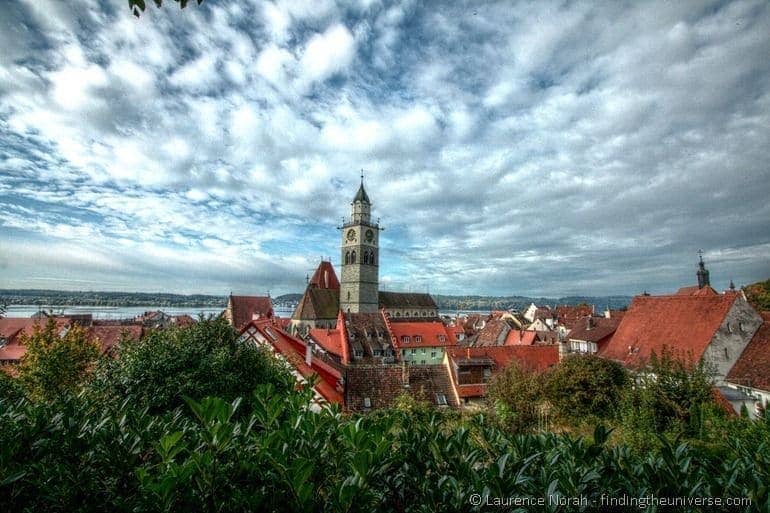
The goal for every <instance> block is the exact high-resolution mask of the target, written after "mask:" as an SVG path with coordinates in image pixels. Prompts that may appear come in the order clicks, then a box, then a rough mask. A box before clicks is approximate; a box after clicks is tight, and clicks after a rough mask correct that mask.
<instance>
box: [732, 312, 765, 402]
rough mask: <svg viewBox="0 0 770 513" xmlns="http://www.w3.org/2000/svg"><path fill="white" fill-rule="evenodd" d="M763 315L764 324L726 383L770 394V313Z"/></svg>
mask: <svg viewBox="0 0 770 513" xmlns="http://www.w3.org/2000/svg"><path fill="white" fill-rule="evenodd" d="M761 315H762V319H763V320H764V322H763V323H762V325H761V326H760V327H759V329H758V330H757V332H756V333H755V334H754V337H752V339H751V342H749V344H748V345H747V346H746V348H745V349H744V350H743V352H742V353H741V356H740V357H739V358H738V361H737V362H735V365H733V368H732V369H730V372H728V373H727V377H726V378H725V381H729V382H730V383H734V384H736V385H741V386H747V387H751V388H756V389H759V390H764V391H766V392H770V312H761Z"/></svg>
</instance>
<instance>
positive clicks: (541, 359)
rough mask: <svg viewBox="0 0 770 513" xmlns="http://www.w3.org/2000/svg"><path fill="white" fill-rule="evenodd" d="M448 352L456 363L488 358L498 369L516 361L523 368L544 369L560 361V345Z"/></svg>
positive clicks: (449, 350)
mask: <svg viewBox="0 0 770 513" xmlns="http://www.w3.org/2000/svg"><path fill="white" fill-rule="evenodd" d="M447 353H448V354H449V357H450V358H451V359H452V360H453V361H454V362H455V363H461V362H462V361H463V360H465V359H470V360H481V359H485V358H488V359H489V360H491V361H492V362H494V365H495V369H496V371H500V370H502V369H504V368H506V367H507V366H508V365H510V364H511V363H512V362H514V361H515V362H517V363H518V364H519V365H521V366H522V367H523V368H526V369H530V370H534V371H544V370H547V369H548V368H550V367H552V366H554V365H556V364H558V363H559V347H558V346H556V345H550V346H498V347H464V348H459V347H458V348H451V349H448V350H447Z"/></svg>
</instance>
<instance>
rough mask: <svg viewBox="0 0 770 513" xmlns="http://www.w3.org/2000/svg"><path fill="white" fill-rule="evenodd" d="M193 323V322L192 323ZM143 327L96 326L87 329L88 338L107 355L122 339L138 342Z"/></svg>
mask: <svg viewBox="0 0 770 513" xmlns="http://www.w3.org/2000/svg"><path fill="white" fill-rule="evenodd" d="M193 322H195V321H193ZM142 330H143V327H142V326H141V325H138V324H130V325H114V324H110V325H102V326H99V325H96V326H91V327H90V328H88V331H87V334H88V337H89V338H92V339H96V340H97V341H98V342H99V344H100V346H101V349H102V353H107V352H109V351H110V350H112V348H113V347H115V346H116V345H117V344H118V342H120V341H121V340H122V339H123V337H126V338H129V339H132V340H139V338H140V337H141V336H142Z"/></svg>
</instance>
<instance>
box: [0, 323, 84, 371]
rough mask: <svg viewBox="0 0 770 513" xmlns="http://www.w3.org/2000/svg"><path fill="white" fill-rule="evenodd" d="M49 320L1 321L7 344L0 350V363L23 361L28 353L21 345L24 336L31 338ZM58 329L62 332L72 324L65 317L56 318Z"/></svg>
mask: <svg viewBox="0 0 770 513" xmlns="http://www.w3.org/2000/svg"><path fill="white" fill-rule="evenodd" d="M47 322H48V318H34V319H33V318H18V317H4V318H2V319H0V337H2V338H3V339H5V341H6V344H5V345H4V346H3V347H1V348H0V361H10V362H15V361H18V360H20V359H21V357H22V356H24V355H25V354H26V352H27V348H26V347H25V346H24V345H23V344H22V343H21V337H22V335H27V336H31V335H32V334H33V333H34V332H35V329H36V328H39V329H43V328H44V327H45V325H46V323H47ZM55 322H56V329H57V331H58V330H61V329H62V328H64V327H65V326H67V325H69V324H70V323H71V321H70V319H67V318H65V317H56V318H55Z"/></svg>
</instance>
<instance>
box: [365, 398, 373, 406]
mask: <svg viewBox="0 0 770 513" xmlns="http://www.w3.org/2000/svg"><path fill="white" fill-rule="evenodd" d="M371 407H372V400H371V399H369V398H368V397H364V408H371Z"/></svg>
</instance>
